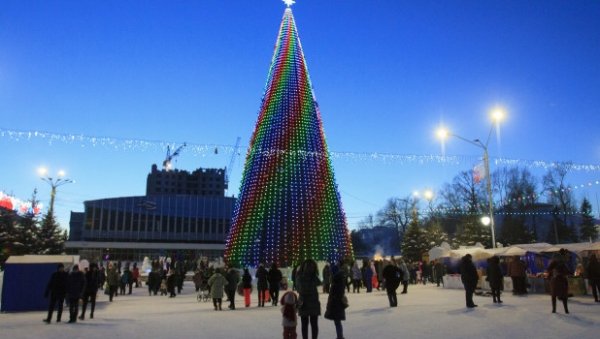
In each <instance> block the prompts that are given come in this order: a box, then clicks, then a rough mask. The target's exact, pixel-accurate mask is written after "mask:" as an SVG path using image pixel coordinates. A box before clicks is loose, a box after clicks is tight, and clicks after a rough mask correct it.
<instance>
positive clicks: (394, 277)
mask: <svg viewBox="0 0 600 339" xmlns="http://www.w3.org/2000/svg"><path fill="white" fill-rule="evenodd" d="M401 272H402V271H401V270H400V269H399V268H398V267H397V266H396V263H395V261H394V259H392V260H391V261H390V262H389V263H388V264H387V265H386V266H385V267H384V268H383V280H384V282H385V290H386V292H387V297H388V301H389V303H390V307H398V296H397V295H396V289H397V288H398V286H399V285H400V281H401V280H402V277H401V276H400V275H401V274H402V273H401Z"/></svg>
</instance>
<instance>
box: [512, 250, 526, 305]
mask: <svg viewBox="0 0 600 339" xmlns="http://www.w3.org/2000/svg"><path fill="white" fill-rule="evenodd" d="M507 269H508V272H507V275H508V276H509V277H510V278H511V279H512V281H513V294H514V295H524V294H527V264H525V262H523V260H521V258H520V257H519V256H518V255H516V256H514V257H513V258H512V260H511V261H510V263H508V267H507Z"/></svg>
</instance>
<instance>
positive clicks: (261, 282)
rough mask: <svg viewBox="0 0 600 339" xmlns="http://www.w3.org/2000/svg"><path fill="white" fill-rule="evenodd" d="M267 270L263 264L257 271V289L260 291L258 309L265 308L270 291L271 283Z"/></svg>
mask: <svg viewBox="0 0 600 339" xmlns="http://www.w3.org/2000/svg"><path fill="white" fill-rule="evenodd" d="M267 273H268V272H267V269H266V268H265V265H264V264H263V263H260V265H258V268H257V269H256V275H255V277H256V289H257V290H258V307H265V299H266V297H267V294H266V291H267V290H269V283H268V280H267Z"/></svg>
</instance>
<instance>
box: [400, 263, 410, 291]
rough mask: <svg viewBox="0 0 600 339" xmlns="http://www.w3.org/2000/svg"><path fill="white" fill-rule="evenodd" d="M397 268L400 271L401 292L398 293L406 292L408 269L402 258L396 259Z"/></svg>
mask: <svg viewBox="0 0 600 339" xmlns="http://www.w3.org/2000/svg"><path fill="white" fill-rule="evenodd" d="M398 268H399V269H400V271H402V279H401V281H400V282H401V283H402V292H400V294H407V293H408V282H409V281H410V272H409V271H408V267H406V263H405V262H404V260H402V259H398Z"/></svg>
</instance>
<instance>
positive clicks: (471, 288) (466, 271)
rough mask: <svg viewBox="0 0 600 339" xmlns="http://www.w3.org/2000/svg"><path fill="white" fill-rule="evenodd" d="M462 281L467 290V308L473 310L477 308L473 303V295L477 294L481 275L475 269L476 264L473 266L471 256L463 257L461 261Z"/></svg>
mask: <svg viewBox="0 0 600 339" xmlns="http://www.w3.org/2000/svg"><path fill="white" fill-rule="evenodd" d="M460 280H462V283H463V286H464V288H465V298H466V301H467V307H468V308H473V307H477V305H475V303H474V302H473V293H475V288H477V281H478V280H479V275H478V274H477V269H476V268H475V264H473V260H472V257H471V255H470V254H467V255H465V256H464V257H462V259H461V261H460Z"/></svg>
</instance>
